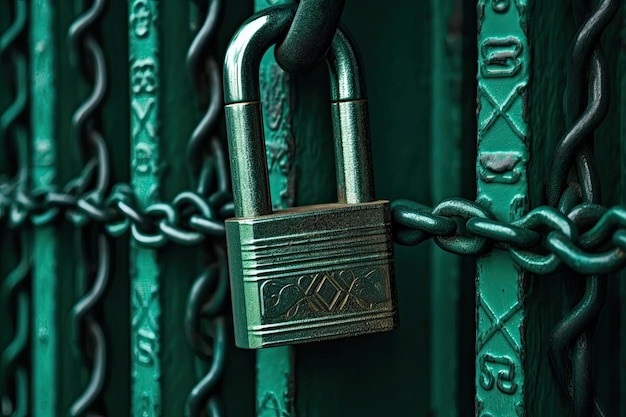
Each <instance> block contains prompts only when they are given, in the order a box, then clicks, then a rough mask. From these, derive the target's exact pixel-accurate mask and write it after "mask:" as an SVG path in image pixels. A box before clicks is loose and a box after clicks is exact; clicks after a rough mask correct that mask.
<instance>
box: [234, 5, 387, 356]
mask: <svg viewBox="0 0 626 417" xmlns="http://www.w3.org/2000/svg"><path fill="white" fill-rule="evenodd" d="M293 10H294V9H293V8H275V9H272V10H271V11H269V12H265V13H264V14H261V15H255V16H253V18H251V19H250V20H249V21H247V22H246V23H244V25H243V26H242V27H241V28H240V29H239V31H238V32H237V33H236V34H235V36H234V37H233V40H232V41H231V43H230V46H229V48H228V50H227V53H226V61H225V64H224V90H225V91H224V95H225V104H226V106H225V114H226V127H227V132H228V143H229V150H230V163H231V174H232V181H233V197H234V202H235V216H236V218H233V219H228V220H227V221H226V238H227V245H228V260H229V270H230V279H231V293H232V300H233V301H232V304H233V316H234V326H235V342H236V345H237V346H239V347H243V348H261V347H269V346H277V345H285V344H293V343H300V342H309V341H318V340H325V339H333V338H339V337H345V336H353V335H360V334H366V333H374V332H381V331H387V330H391V329H394V328H395V327H397V324H398V314H397V305H396V293H395V284H394V274H393V244H392V237H391V224H390V222H391V217H390V208H389V202H388V201H374V186H373V178H372V167H371V150H370V137H369V120H368V112H367V100H366V97H365V88H364V83H363V77H362V74H361V72H362V68H361V64H360V61H359V58H358V56H357V54H356V53H355V50H354V49H353V47H352V45H351V42H350V41H349V40H348V38H347V37H346V35H345V34H344V33H343V32H342V31H341V30H338V31H337V33H336V35H335V37H334V39H333V42H332V46H331V48H330V51H329V52H328V54H327V57H326V60H327V63H328V67H329V70H330V71H329V73H330V81H331V99H332V102H331V112H332V119H333V131H334V140H335V154H336V158H335V160H336V167H337V183H338V184H337V188H338V195H339V201H338V203H333V204H322V205H314V206H307V207H295V208H290V209H286V210H277V211H272V205H271V198H270V192H269V181H268V174H267V160H266V153H265V152H266V151H265V143H264V133H263V123H262V114H261V112H262V109H261V102H260V94H259V70H258V68H259V64H260V61H261V58H262V56H263V54H264V53H265V52H266V50H267V49H268V48H269V47H270V46H271V45H272V44H273V43H274V42H276V41H277V40H278V39H279V38H280V37H281V36H284V33H285V32H286V30H287V29H288V27H289V23H290V21H291V19H292V18H293Z"/></svg>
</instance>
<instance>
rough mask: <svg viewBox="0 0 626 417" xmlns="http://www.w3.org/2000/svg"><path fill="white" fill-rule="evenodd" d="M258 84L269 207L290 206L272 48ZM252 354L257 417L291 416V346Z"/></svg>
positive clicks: (257, 5) (285, 124) (287, 148)
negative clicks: (270, 203) (255, 373)
mask: <svg viewBox="0 0 626 417" xmlns="http://www.w3.org/2000/svg"><path fill="white" fill-rule="evenodd" d="M290 3H293V0H279V1H273V2H272V1H270V0H255V1H254V10H255V11H259V10H263V9H265V8H267V7H270V6H272V5H275V4H290ZM259 82H260V88H261V102H262V104H263V109H264V111H263V127H264V132H265V146H266V147H267V149H268V152H267V166H268V175H269V183H270V193H271V196H272V206H273V207H274V208H276V209H281V208H286V207H289V206H292V205H293V203H294V200H295V170H294V169H293V167H292V165H293V157H294V149H295V140H294V126H293V123H292V122H293V111H294V105H295V104H294V102H293V97H294V94H293V80H292V77H291V76H290V75H289V74H287V73H286V72H285V71H283V70H282V69H281V68H280V67H279V66H278V64H277V63H276V60H275V59H274V48H271V49H270V50H269V51H268V52H267V53H266V54H265V56H264V57H263V59H262V60H261V65H260V67H259ZM256 355H257V364H256V366H257V388H256V391H257V395H256V397H257V401H256V409H257V411H256V413H257V416H259V417H274V416H285V415H287V416H293V415H294V398H293V381H294V378H295V376H294V356H295V352H294V349H293V348H292V347H291V346H281V347H276V348H268V349H261V350H259V351H258V352H257V354H256Z"/></svg>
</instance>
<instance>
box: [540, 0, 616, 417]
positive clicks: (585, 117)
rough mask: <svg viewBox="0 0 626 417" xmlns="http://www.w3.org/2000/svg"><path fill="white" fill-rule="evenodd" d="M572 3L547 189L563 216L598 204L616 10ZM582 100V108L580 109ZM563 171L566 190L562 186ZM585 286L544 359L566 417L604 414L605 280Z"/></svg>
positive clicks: (584, 218)
mask: <svg viewBox="0 0 626 417" xmlns="http://www.w3.org/2000/svg"><path fill="white" fill-rule="evenodd" d="M572 4H573V9H574V18H575V21H576V24H577V25H578V26H579V29H578V32H577V34H576V37H575V40H574V45H573V47H572V53H571V59H570V66H569V72H568V79H567V88H566V91H565V99H564V106H565V109H564V110H565V117H566V121H567V123H568V125H569V126H571V127H570V128H569V129H568V131H567V133H566V134H565V136H564V137H563V138H562V139H561V141H560V142H559V144H558V145H557V148H556V151H555V153H554V157H553V163H552V167H551V173H550V174H551V175H550V178H549V186H548V197H549V200H550V202H551V203H552V204H553V205H554V204H555V203H556V201H555V197H556V196H557V195H559V193H560V192H561V191H562V192H561V193H560V201H559V208H560V210H561V211H568V210H569V209H570V208H571V207H570V206H571V205H573V203H574V201H576V200H579V201H580V200H582V201H584V202H588V203H599V202H600V201H601V190H600V181H599V178H598V173H597V167H596V165H595V162H594V158H593V152H592V151H591V149H592V146H593V139H594V131H595V129H596V128H597V127H598V125H599V124H600V123H601V122H602V121H603V120H604V118H605V117H606V114H607V112H608V103H609V100H610V96H609V93H610V90H609V88H608V81H607V77H608V74H607V67H606V62H605V59H604V53H603V51H602V47H601V45H600V37H601V35H602V33H603V31H604V29H605V28H606V26H607V25H608V23H609V22H610V21H611V19H612V18H613V17H614V16H615V15H616V13H617V11H618V8H619V2H618V1H615V0H600V1H598V2H597V4H596V5H595V7H594V8H593V11H592V10H591V2H590V1H589V0H573V2H572ZM585 101H586V102H587V107H586V108H583V105H584V103H585ZM568 171H569V179H570V184H572V185H570V186H569V188H570V190H568V188H566V187H563V184H564V183H565V181H566V180H567V179H568V178H567V177H568ZM571 179H574V181H571ZM572 187H574V188H575V190H574V191H572V190H571V188H572ZM576 191H578V192H576ZM577 217H578V218H579V224H580V227H583V228H585V227H587V228H588V227H591V226H593V223H594V222H597V220H598V217H599V216H597V215H595V216H594V213H584V212H578V213H577ZM568 281H570V280H568ZM585 281H586V288H585V294H584V295H583V297H582V299H581V300H580V301H579V303H578V304H577V305H576V306H575V307H574V309H573V310H572V311H570V313H569V314H568V315H566V316H565V317H564V318H563V319H562V320H561V321H560V322H559V323H558V324H557V325H556V326H555V328H554V330H553V331H552V334H551V336H550V358H551V361H552V364H553V368H554V370H555V372H556V374H557V378H558V380H559V382H560V384H561V386H562V388H563V389H564V391H565V392H566V393H567V394H568V395H569V397H570V398H571V400H572V415H573V416H576V417H582V416H589V415H594V416H598V417H599V416H604V415H605V414H604V412H603V411H602V409H601V407H600V406H599V404H598V402H597V400H595V398H594V392H593V384H592V376H591V344H592V343H591V338H592V333H593V329H594V328H595V324H596V322H597V320H598V315H599V313H600V310H601V308H602V306H603V304H604V301H605V298H606V291H607V277H606V276H598V275H592V276H589V277H587V278H586V280H585Z"/></svg>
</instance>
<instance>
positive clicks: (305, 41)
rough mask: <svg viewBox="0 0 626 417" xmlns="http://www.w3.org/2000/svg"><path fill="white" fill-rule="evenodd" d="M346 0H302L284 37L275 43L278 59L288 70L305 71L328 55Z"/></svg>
mask: <svg viewBox="0 0 626 417" xmlns="http://www.w3.org/2000/svg"><path fill="white" fill-rule="evenodd" d="M345 3H346V1H345V0H300V2H299V3H298V10H297V11H296V15H295V17H294V18H293V21H292V23H291V26H290V27H289V30H288V31H287V34H286V35H285V39H284V40H283V41H282V42H281V43H280V44H277V45H276V50H275V53H274V55H275V57H276V62H278V65H280V66H281V67H282V68H283V69H284V70H285V71H287V72H297V73H306V72H310V71H311V70H313V69H314V68H315V67H316V66H317V65H318V64H319V63H320V62H322V60H323V59H324V57H325V56H326V54H327V52H328V50H329V48H330V45H331V43H332V41H333V37H334V36H335V32H336V31H337V28H338V27H339V18H340V17H341V13H342V12H343V6H344V5H345Z"/></svg>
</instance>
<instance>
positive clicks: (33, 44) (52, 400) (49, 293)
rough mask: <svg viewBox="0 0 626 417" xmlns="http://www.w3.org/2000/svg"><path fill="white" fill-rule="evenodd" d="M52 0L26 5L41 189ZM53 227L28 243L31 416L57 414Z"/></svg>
mask: <svg viewBox="0 0 626 417" xmlns="http://www.w3.org/2000/svg"><path fill="white" fill-rule="evenodd" d="M53 3H55V2H54V1H52V0H33V2H32V6H31V15H30V16H31V32H30V50H31V62H32V64H31V65H32V67H31V74H32V80H31V86H32V97H31V103H32V122H31V126H32V181H33V183H32V186H33V187H34V188H40V187H42V188H45V187H48V186H51V185H52V184H54V183H55V180H56V167H55V161H56V144H55V141H54V132H55V130H54V118H55V101H56V89H55V85H56V84H55V81H56V74H55V72H54V68H55V63H54V54H55V48H54V45H55V44H54V38H55V34H54V30H53V19H54V4H53ZM56 252H57V241H56V231H55V227H54V226H43V227H38V228H36V229H35V231H34V243H33V260H34V261H33V262H34V265H33V277H32V294H33V307H32V309H33V320H34V322H33V323H34V324H33V329H32V332H33V335H32V363H33V364H34V366H33V367H32V373H33V384H32V387H33V388H32V389H33V396H32V401H33V402H32V404H33V412H32V413H33V415H34V416H50V417H55V416H57V415H58V412H59V409H58V404H57V401H58V398H59V390H60V387H59V383H58V382H59V374H58V369H57V363H58V359H59V356H58V348H59V341H58V329H59V327H58V326H59V311H58V294H57V291H58V290H57V289H58V284H59V281H58V275H57V259H56Z"/></svg>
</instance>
